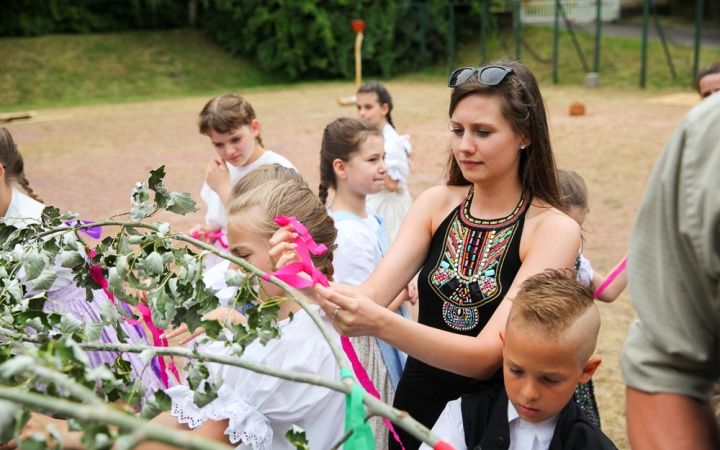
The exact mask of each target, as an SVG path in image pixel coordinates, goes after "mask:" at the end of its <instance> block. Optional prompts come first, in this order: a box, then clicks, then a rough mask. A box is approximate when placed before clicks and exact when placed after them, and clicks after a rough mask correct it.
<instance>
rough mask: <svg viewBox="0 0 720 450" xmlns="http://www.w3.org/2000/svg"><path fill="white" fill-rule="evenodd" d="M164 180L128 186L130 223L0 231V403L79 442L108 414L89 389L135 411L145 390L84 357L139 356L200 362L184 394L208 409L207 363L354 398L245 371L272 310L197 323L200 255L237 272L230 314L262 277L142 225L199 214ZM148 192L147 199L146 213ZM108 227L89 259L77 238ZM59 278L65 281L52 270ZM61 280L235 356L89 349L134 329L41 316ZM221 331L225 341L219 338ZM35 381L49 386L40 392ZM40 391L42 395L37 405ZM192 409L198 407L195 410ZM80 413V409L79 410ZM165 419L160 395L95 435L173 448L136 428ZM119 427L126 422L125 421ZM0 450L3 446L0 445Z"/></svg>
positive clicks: (110, 311) (50, 220)
mask: <svg viewBox="0 0 720 450" xmlns="http://www.w3.org/2000/svg"><path fill="white" fill-rule="evenodd" d="M164 176H165V172H164V168H163V167H160V168H159V169H157V170H154V171H151V172H150V177H149V178H148V180H147V181H145V182H141V183H137V184H136V185H135V188H134V189H133V190H132V194H131V210H130V216H131V218H132V221H122V220H106V221H103V222H98V223H92V224H84V223H82V222H79V221H76V220H75V219H76V215H75V214H73V213H65V214H60V211H59V210H57V208H53V207H48V208H46V209H45V210H44V211H43V215H42V217H41V218H40V220H35V221H33V220H25V221H24V222H23V223H22V225H23V226H22V227H19V228H18V227H16V226H12V225H0V242H1V244H0V282H1V283H0V288H1V289H0V336H3V337H4V340H5V341H6V342H7V343H8V344H12V345H3V346H0V379H1V380H0V384H2V385H4V386H14V388H13V389H10V388H6V387H2V386H0V398H5V399H7V400H11V401H14V402H16V403H18V404H22V405H24V406H26V407H31V408H34V409H39V410H44V411H48V410H52V411H55V412H58V413H62V414H64V415H66V416H67V417H74V418H76V419H78V420H80V421H81V422H83V421H85V422H84V423H85V425H84V426H85V428H83V430H84V431H85V432H86V433H88V432H89V430H90V429H91V427H90V425H88V424H87V422H88V420H87V418H91V417H92V418H93V419H96V418H97V416H96V414H99V410H100V409H102V408H105V409H108V407H107V405H104V404H102V405H101V404H100V403H101V402H100V401H98V399H97V398H96V397H95V395H94V393H93V392H92V391H91V390H90V387H92V386H93V385H94V384H95V383H96V382H97V380H101V382H102V383H101V384H102V386H101V387H102V391H103V392H104V394H105V397H106V400H108V401H114V400H116V399H120V398H122V399H123V400H125V401H127V402H128V403H130V404H131V405H132V404H138V403H139V402H140V400H141V398H142V396H143V395H144V393H145V392H146V388H145V387H144V386H143V385H142V380H140V379H132V377H130V376H129V373H130V369H129V367H128V363H127V362H126V361H125V360H123V359H122V358H117V359H116V361H115V362H114V363H113V364H110V365H105V366H101V367H100V368H96V369H95V370H90V369H89V368H88V365H89V360H88V359H87V357H86V356H85V355H84V352H85V351H112V352H119V353H121V354H124V353H140V354H141V359H143V360H144V361H150V360H151V359H152V358H153V357H156V356H178V357H184V358H186V359H187V360H188V361H196V362H197V363H198V367H196V368H193V369H192V370H191V377H190V378H189V380H190V387H191V389H193V390H196V394H200V392H198V391H197V389H198V387H199V386H201V385H205V386H206V387H205V389H204V390H205V393H204V394H202V397H203V398H202V403H203V404H206V403H208V402H210V401H212V400H213V399H214V398H215V396H216V388H215V387H210V388H209V389H208V387H207V384H206V383H205V381H206V379H207V378H208V377H209V375H210V374H209V372H208V371H207V369H206V368H205V367H204V366H203V364H204V363H206V362H213V363H220V364H224V365H229V366H235V367H240V368H244V369H247V370H253V371H255V372H259V373H263V374H267V375H271V376H276V377H279V378H283V379H287V380H291V381H296V382H303V383H309V384H313V385H317V386H323V387H326V388H329V389H333V390H335V391H339V392H342V393H345V394H350V393H351V391H352V386H353V385H354V383H355V382H354V380H352V379H344V380H343V381H336V380H331V379H326V378H323V377H320V376H317V375H313V374H307V373H295V372H288V371H282V370H279V369H275V368H272V367H267V366H262V365H257V364H253V363H250V362H248V361H245V360H243V359H241V358H238V357H237V356H236V355H238V356H239V355H242V353H243V351H244V349H245V347H246V346H247V345H249V344H250V343H251V342H253V341H254V340H256V339H260V341H261V342H262V343H265V342H267V341H268V340H270V339H274V338H276V337H278V335H279V330H278V328H277V313H278V310H279V306H278V304H279V302H270V301H269V302H266V303H265V304H263V305H262V307H259V306H251V307H249V308H247V309H246V315H247V319H248V320H247V324H245V325H236V324H232V323H229V322H226V323H220V322H218V321H210V320H205V319H203V315H204V314H206V313H208V312H209V311H212V310H214V309H216V308H217V307H218V306H219V303H218V299H217V297H216V296H215V290H214V289H211V288H209V287H207V286H205V284H204V282H203V279H202V265H203V263H202V259H203V258H204V257H205V256H206V255H207V254H215V255H218V256H220V257H222V258H225V259H227V260H229V261H231V262H233V263H235V264H237V265H238V266H239V267H240V268H241V269H242V271H235V270H228V271H227V272H226V273H225V280H226V282H227V284H228V286H235V287H237V288H238V292H237V294H236V297H235V299H234V302H233V304H234V306H239V307H244V306H249V305H250V303H251V302H253V301H254V300H256V299H257V294H256V293H255V292H254V289H255V286H257V285H259V282H258V279H259V278H261V277H263V276H265V275H266V274H265V273H264V272H263V271H261V270H259V269H257V268H256V267H255V266H253V265H252V264H249V263H248V262H247V261H245V260H243V259H242V258H237V257H234V256H232V255H229V254H225V253H222V252H220V251H218V250H217V249H216V248H214V247H212V246H210V245H208V244H206V243H204V242H201V241H198V240H196V239H193V238H191V237H189V236H187V235H184V234H181V233H174V232H172V231H171V230H170V226H169V225H168V224H158V223H148V222H144V221H143V219H147V218H150V217H152V216H154V215H155V214H156V213H158V212H159V211H161V210H168V211H171V212H174V213H178V214H186V213H188V212H192V211H195V210H196V208H195V203H194V202H193V201H192V199H191V198H190V196H189V195H188V194H186V193H180V192H171V191H169V190H167V189H166V187H165V185H164V181H163V179H164ZM151 192H153V193H154V196H153V199H152V201H151ZM115 217H118V216H115ZM67 223H69V225H68V224H67ZM110 226H112V227H117V228H119V232H118V233H117V235H116V236H114V237H106V238H105V239H103V240H102V242H101V243H100V244H98V245H96V246H95V247H90V246H89V245H88V244H87V243H86V242H85V241H84V240H83V238H82V236H81V234H80V232H81V231H84V230H87V229H89V228H95V227H110ZM141 231H144V233H141ZM174 242H182V243H185V244H192V246H194V247H195V248H199V249H200V250H201V251H200V252H199V253H196V252H194V251H193V250H192V248H191V247H189V246H180V247H175V246H174ZM58 266H59V267H60V268H61V269H58ZM57 270H69V271H72V274H73V277H74V282H75V283H76V284H77V286H79V287H81V288H85V290H86V292H87V300H88V301H92V300H93V292H92V291H93V290H96V289H100V288H101V286H100V285H99V284H98V279H97V272H96V273H93V271H97V270H100V271H101V274H102V279H103V280H107V282H106V283H107V290H108V291H109V292H110V293H111V294H113V295H114V296H115V298H116V299H117V300H119V301H121V302H125V303H127V304H129V305H132V306H136V305H137V304H138V302H139V301H140V296H139V295H133V294H132V293H129V292H128V291H132V290H137V291H142V292H145V293H146V294H145V295H146V296H147V303H148V306H149V307H150V311H151V314H152V320H153V322H154V323H155V325H156V326H158V327H159V328H161V329H167V328H168V327H169V326H171V325H172V326H178V325H180V324H181V323H186V324H187V326H188V328H189V330H190V331H191V332H193V331H194V330H195V329H197V328H198V327H203V328H204V329H205V333H206V335H207V337H208V339H211V340H224V341H226V342H225V345H227V346H230V347H231V350H232V353H233V356H220V355H211V354H205V353H200V352H197V351H195V350H191V349H188V348H181V347H173V348H166V347H151V346H147V345H140V344H109V343H96V342H95V341H97V340H98V339H99V337H100V335H101V333H102V329H103V327H112V328H113V329H114V330H115V331H116V333H117V335H118V339H119V340H120V342H122V341H124V338H125V334H124V332H123V330H122V326H121V325H122V324H123V323H125V321H126V320H127V319H136V317H135V316H134V315H133V313H132V312H128V310H126V309H125V308H123V307H118V306H117V305H114V304H113V303H111V302H107V303H104V304H102V305H100V308H101V310H102V314H101V319H102V323H88V324H84V323H83V322H82V321H80V320H79V319H77V318H75V317H73V316H72V315H70V314H60V313H57V312H47V311H46V310H45V303H46V301H48V300H49V299H48V296H47V291H49V290H51V289H52V286H53V284H54V282H55V280H56V278H57V275H56V271H57ZM18 274H21V275H23V277H24V278H22V277H19V276H18ZM103 280H101V281H103ZM268 281H269V282H270V283H273V284H275V285H276V286H278V287H280V288H282V289H283V290H284V291H285V292H286V293H287V294H288V296H289V297H290V298H291V299H292V300H294V301H295V302H297V303H298V304H299V305H300V307H301V308H303V310H305V311H306V312H307V313H308V315H309V316H310V317H311V318H312V320H313V321H314V323H315V324H316V325H317V326H318V328H319V330H320V331H321V333H322V334H323V336H324V337H325V339H326V341H327V342H328V345H330V348H331V350H332V352H333V355H334V357H335V359H336V360H337V363H338V365H339V367H340V368H347V367H348V364H347V362H346V359H345V356H344V352H343V351H342V349H341V348H340V347H339V345H337V343H336V342H335V340H334V339H333V335H332V334H331V333H330V331H329V330H328V329H327V328H326V327H325V325H324V323H323V321H322V319H321V318H320V316H319V315H318V314H317V313H315V311H314V310H313V309H312V308H310V307H309V305H308V303H307V300H306V299H305V298H304V296H303V295H302V294H301V293H300V292H299V291H297V290H295V289H294V288H292V287H290V286H289V285H287V284H286V283H284V282H283V281H282V280H279V279H277V278H275V277H272V276H271V277H269V278H268ZM103 282H104V281H103ZM28 285H30V286H28ZM30 287H31V288H32V291H31V290H30ZM130 311H132V310H130ZM223 329H225V331H226V333H222V331H223ZM39 381H42V382H44V383H46V385H45V386H44V387H43V385H40V384H39ZM28 389H29V390H28ZM42 389H45V392H44V393H46V394H49V395H44V396H43V395H40V394H39V393H37V392H41V391H42ZM10 391H11V392H12V395H11V394H10V393H9V392H10ZM32 391H35V392H32ZM63 398H65V399H63ZM197 398H198V395H196V403H197ZM79 402H80V403H82V405H79V404H78V403H79ZM364 403H365V405H366V407H367V408H368V414H369V416H374V415H379V416H382V417H385V418H388V419H390V420H391V421H393V422H394V423H396V424H397V425H399V426H401V427H402V428H404V429H405V430H407V431H408V432H410V433H411V434H413V435H414V436H415V437H417V438H418V439H421V440H423V441H425V442H427V443H429V444H430V445H435V443H436V442H438V439H437V437H435V436H433V435H432V434H431V433H430V432H429V430H428V429H427V428H425V427H424V426H422V425H421V424H419V423H418V422H416V421H415V420H414V419H412V418H411V417H410V416H409V415H407V413H405V412H402V411H398V410H396V409H394V408H392V407H391V406H389V405H387V404H385V403H383V402H381V401H380V400H378V399H376V398H375V397H373V396H372V395H370V394H367V393H366V394H365V396H364ZM169 407H170V405H169V398H167V396H166V395H165V394H164V393H162V392H158V393H156V394H155V396H153V397H150V398H149V399H148V400H147V402H146V404H145V406H144V407H143V412H142V414H141V418H135V417H132V416H129V415H127V414H125V413H123V412H120V411H116V410H115V409H112V408H111V409H112V414H109V415H107V414H106V413H105V412H103V414H106V416H105V417H107V418H108V419H107V420H106V421H105V422H103V423H106V424H110V425H116V426H119V427H120V434H117V433H113V432H111V431H110V430H109V429H104V430H101V434H102V433H104V435H105V436H106V437H107V439H116V438H117V437H118V436H120V435H123V437H122V438H121V439H125V441H123V442H125V443H126V444H127V443H128V442H132V443H137V442H140V441H141V440H143V439H156V440H160V441H162V442H166V443H169V444H171V445H177V444H175V443H174V442H176V441H172V442H171V441H168V440H165V439H166V437H167V436H166V435H163V434H162V433H160V434H153V431H152V429H151V428H150V427H148V426H147V422H146V421H145V420H144V419H145V418H151V417H153V416H154V415H156V414H158V413H159V412H161V411H167V410H168V409H169ZM53 408H55V409H53ZM73 408H74V409H73ZM120 416H123V417H124V418H123V419H121V418H120ZM128 418H130V419H132V420H130V419H128ZM94 432H96V430H95V431H94ZM127 433H130V435H131V436H132V437H129V436H128V435H127ZM303 435H304V434H303V433H300V432H297V433H294V434H293V435H292V436H293V438H292V439H293V440H295V439H297V440H302V438H301V437H302V436H303ZM2 438H3V436H2V435H0V440H2ZM188 442H189V441H188ZM126 444H124V445H126ZM188 445H189V444H188ZM193 445H195V444H193ZM128 448H129V447H128ZM186 448H195V447H186ZM205 448H211V447H205ZM213 448H220V447H213ZM223 448H224V447H223Z"/></svg>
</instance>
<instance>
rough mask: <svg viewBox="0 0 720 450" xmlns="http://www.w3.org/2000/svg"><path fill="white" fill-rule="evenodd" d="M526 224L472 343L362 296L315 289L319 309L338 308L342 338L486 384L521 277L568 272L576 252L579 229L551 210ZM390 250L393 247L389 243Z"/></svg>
mask: <svg viewBox="0 0 720 450" xmlns="http://www.w3.org/2000/svg"><path fill="white" fill-rule="evenodd" d="M541 215H542V216H544V217H539V216H540V215H539V216H538V217H535V218H533V221H534V222H535V223H529V222H530V220H526V223H525V231H524V232H523V237H522V241H521V250H520V254H521V258H522V266H521V267H520V270H519V271H518V273H517V275H516V277H515V280H514V281H513V285H512V287H511V288H510V290H509V292H508V294H507V296H506V297H505V299H503V301H502V302H501V303H500V305H499V306H498V308H497V310H496V311H495V313H494V314H493V316H492V318H491V319H490V321H489V322H488V324H487V325H486V326H485V328H484V329H483V330H482V331H481V332H480V334H479V335H478V336H477V338H473V337H469V336H462V335H457V334H454V333H450V332H447V331H442V330H438V329H435V328H431V327H428V326H425V325H421V324H418V323H416V322H413V321H411V320H407V319H404V318H403V317H400V316H398V315H396V314H393V313H391V312H390V311H388V310H387V309H386V308H383V307H380V306H379V305H377V304H375V303H374V302H372V301H371V300H370V299H368V298H366V297H364V296H363V295H361V294H359V293H357V292H353V291H349V290H345V289H342V288H333V290H330V289H325V288H322V287H317V288H316V290H317V293H318V297H319V300H320V304H321V306H322V307H323V309H324V310H325V312H326V313H327V314H329V315H332V314H333V313H334V312H335V309H336V307H337V306H339V307H340V308H341V309H340V311H338V314H337V315H336V316H335V319H334V320H333V324H334V325H335V328H337V329H338V331H340V333H342V334H344V335H346V336H363V335H371V336H375V337H377V338H379V339H382V340H383V341H385V342H387V343H388V344H390V345H392V346H393V347H395V348H397V349H399V350H401V351H403V352H405V353H407V354H408V355H411V356H413V357H415V358H417V359H419V360H421V361H423V362H425V363H427V364H430V365H432V366H435V367H440V368H442V369H444V370H449V371H451V372H455V373H457V374H460V375H465V376H469V377H474V378H479V379H487V378H489V377H490V376H491V375H492V374H493V373H494V372H495V371H496V370H497V369H498V368H499V367H500V366H501V364H502V345H501V342H500V339H499V333H500V331H504V330H505V323H506V322H507V317H508V314H509V312H510V307H511V305H512V303H511V299H512V298H514V297H515V295H516V293H517V291H518V289H519V287H520V285H521V284H522V282H523V281H525V279H526V278H528V277H530V276H532V275H534V274H537V273H540V272H542V271H544V270H545V269H548V268H567V269H570V268H572V267H573V265H574V263H575V258H576V257H577V249H578V248H579V247H580V227H579V225H578V224H577V223H576V222H575V221H573V220H572V219H570V218H569V217H567V216H565V215H562V214H560V213H558V212H556V211H553V210H550V211H545V212H544V213H542V214H541ZM393 245H394V244H393Z"/></svg>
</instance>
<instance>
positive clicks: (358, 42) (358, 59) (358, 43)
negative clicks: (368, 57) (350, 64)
mask: <svg viewBox="0 0 720 450" xmlns="http://www.w3.org/2000/svg"><path fill="white" fill-rule="evenodd" d="M362 41H363V32H362V31H361V32H359V33H357V36H356V37H355V87H356V88H357V89H360V86H361V85H362V56H361V52H360V50H361V49H362Z"/></svg>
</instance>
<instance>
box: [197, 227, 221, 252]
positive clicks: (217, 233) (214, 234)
mask: <svg viewBox="0 0 720 450" xmlns="http://www.w3.org/2000/svg"><path fill="white" fill-rule="evenodd" d="M205 236H207V237H209V238H213V239H215V240H216V241H217V242H219V243H220V245H221V246H222V248H228V244H227V242H225V233H223V232H222V230H218V231H212V232H210V233H207V234H205ZM192 238H193V239H197V238H198V232H197V231H193V232H192Z"/></svg>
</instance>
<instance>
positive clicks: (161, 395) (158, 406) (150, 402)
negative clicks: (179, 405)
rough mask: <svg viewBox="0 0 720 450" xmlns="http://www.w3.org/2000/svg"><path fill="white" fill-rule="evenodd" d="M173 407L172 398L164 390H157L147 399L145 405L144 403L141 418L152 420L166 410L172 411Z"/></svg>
mask: <svg viewBox="0 0 720 450" xmlns="http://www.w3.org/2000/svg"><path fill="white" fill-rule="evenodd" d="M171 407H172V400H171V399H170V397H169V396H168V395H167V394H166V393H165V392H163V391H157V392H155V394H153V395H152V396H151V397H150V398H148V399H147V401H146V402H145V405H143V407H142V410H141V411H140V418H141V419H145V420H152V419H154V418H155V417H156V416H157V415H158V414H160V413H162V412H166V411H170V408H171Z"/></svg>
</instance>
